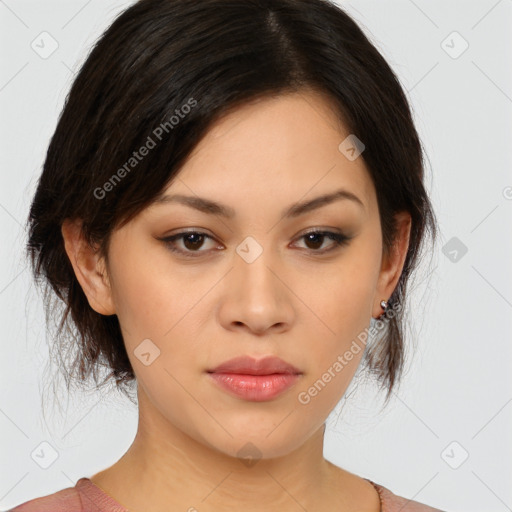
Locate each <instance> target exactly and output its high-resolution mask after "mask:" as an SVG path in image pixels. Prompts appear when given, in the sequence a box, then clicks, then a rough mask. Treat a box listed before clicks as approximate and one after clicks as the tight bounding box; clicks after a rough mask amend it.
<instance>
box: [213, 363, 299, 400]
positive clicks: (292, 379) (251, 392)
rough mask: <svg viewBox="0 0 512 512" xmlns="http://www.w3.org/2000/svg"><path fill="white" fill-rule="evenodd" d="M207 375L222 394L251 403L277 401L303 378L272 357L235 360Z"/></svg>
mask: <svg viewBox="0 0 512 512" xmlns="http://www.w3.org/2000/svg"><path fill="white" fill-rule="evenodd" d="M207 374H208V376H209V377H210V379H211V380H212V381H213V382H214V383H215V384H217V385H218V386H219V387H220V388H221V389H222V390H223V391H227V392H228V393H229V394H231V395H233V396H236V397H238V398H241V399H243V400H249V401H254V402H263V401H268V400H272V399H273V398H276V397H277V396H279V395H281V394H282V393H284V392H285V391H286V390H288V389H290V388H291V387H292V386H293V385H294V384H296V383H297V381H298V380H299V379H300V377H301V376H302V372H301V371H300V370H298V369H297V368H296V367H295V366H293V365H291V364H289V363H287V362H286V361H283V360H282V359H280V358H278V357H274V356H268V357H265V358H262V359H259V360H256V359H254V358H252V357H249V356H241V357H237V358H234V359H230V360H229V361H226V362H224V363H222V364H220V365H219V366H217V367H216V368H214V369H212V370H208V371H207Z"/></svg>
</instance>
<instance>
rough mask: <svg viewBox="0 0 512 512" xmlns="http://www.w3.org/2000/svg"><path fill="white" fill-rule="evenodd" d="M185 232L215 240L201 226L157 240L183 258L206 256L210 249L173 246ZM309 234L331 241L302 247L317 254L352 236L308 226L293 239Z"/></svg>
mask: <svg viewBox="0 0 512 512" xmlns="http://www.w3.org/2000/svg"><path fill="white" fill-rule="evenodd" d="M187 234H197V235H200V236H203V237H205V238H209V239H211V240H215V237H214V236H213V235H210V234H209V233H207V232H205V231H202V228H189V229H186V228H184V229H182V230H181V231H179V232H177V233H175V234H172V235H169V236H164V237H161V238H158V240H160V241H162V242H164V244H165V245H166V246H167V248H168V249H169V250H170V251H172V252H173V253H177V254H179V255H182V256H183V257H185V258H197V257H201V256H208V255H209V253H210V252H211V251H210V250H201V248H200V249H198V250H197V251H188V250H187V251H185V250H183V249H177V248H176V247H174V246H173V244H174V241H175V240H179V239H180V238H183V237H184V236H185V235H187ZM310 234H318V235H322V236H323V237H324V238H329V239H330V240H331V241H332V242H333V243H332V244H331V247H330V248H328V249H322V250H315V249H307V248H306V249H302V250H303V251H306V252H309V253H310V254H312V255H318V256H321V255H323V254H326V253H330V252H334V251H336V249H341V248H342V247H343V246H345V245H347V244H348V243H349V241H350V240H351V239H352V238H353V236H349V235H346V234H345V233H344V232H343V231H341V230H340V229H338V228H308V229H306V230H305V231H303V232H302V233H300V234H299V235H297V236H296V237H295V238H294V240H300V239H303V238H304V237H306V236H307V235H310Z"/></svg>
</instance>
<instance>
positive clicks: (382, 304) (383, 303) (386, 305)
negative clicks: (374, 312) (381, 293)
mask: <svg viewBox="0 0 512 512" xmlns="http://www.w3.org/2000/svg"><path fill="white" fill-rule="evenodd" d="M380 307H381V308H382V309H383V310H384V312H386V309H387V308H388V303H387V301H385V300H381V301H380Z"/></svg>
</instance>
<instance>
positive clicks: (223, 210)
mask: <svg viewBox="0 0 512 512" xmlns="http://www.w3.org/2000/svg"><path fill="white" fill-rule="evenodd" d="M340 200H349V201H353V202H354V203H356V204H358V205H359V206H360V207H362V208H363V209H364V203H363V202H362V201H361V199H359V197H357V196H356V195H355V194H353V193H352V192H350V191H349V190H345V189H340V190H337V191H335V192H332V193H330V194H324V195H322V196H319V197H316V198H315V199H311V200H310V201H305V202H302V203H294V204H292V205H291V206H289V207H288V208H286V209H285V210H283V211H282V212H281V216H282V217H283V218H295V217H298V216H299V215H303V214H305V213H307V212H310V211H312V210H316V209H317V208H321V207H323V206H327V205H328V204H331V203H333V202H334V201H340ZM154 203H155V204H169V203H180V204H183V205H185V206H188V207H190V208H194V209H196V210H199V211H201V212H203V213H207V214H209V215H215V216H218V217H225V218H228V219H231V218H233V217H235V215H236V213H235V210H233V208H231V207H229V206H226V205H223V204H221V203H217V202H215V201H211V200H210V199H206V198H204V197H198V196H185V195H181V194H173V195H164V196H161V197H158V198H157V199H155V201H154Z"/></svg>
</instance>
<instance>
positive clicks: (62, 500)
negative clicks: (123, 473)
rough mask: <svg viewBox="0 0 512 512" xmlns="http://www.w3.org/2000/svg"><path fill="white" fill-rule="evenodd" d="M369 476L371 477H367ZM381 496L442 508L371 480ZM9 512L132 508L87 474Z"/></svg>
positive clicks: (407, 509)
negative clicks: (119, 501)
mask: <svg viewBox="0 0 512 512" xmlns="http://www.w3.org/2000/svg"><path fill="white" fill-rule="evenodd" d="M366 480H368V479H366ZM368 482H370V483H371V484H372V485H373V486H374V487H375V489H377V492H378V493H379V496H380V504H381V509H380V510H381V512H442V511H441V510H439V509H437V508H432V507H428V506H427V505H422V504H421V503H418V502H417V501H410V500H407V499H406V498H401V497H399V496H395V495H394V494H393V493H392V492H391V491H389V490H388V489H386V488H385V487H382V485H379V484H376V483H374V482H372V481H371V480H368ZM7 512H129V511H128V509H127V508H124V507H123V506H122V505H120V504H119V503H118V502H117V501H115V500H114V498H112V497H111V496H109V495H108V494H107V493H106V492H104V491H103V490H102V489H101V488H100V487H98V486H97V485H96V484H94V483H93V482H92V481H91V480H89V479H88V478H85V477H84V478H80V479H79V480H78V481H77V483H76V485H75V486H74V487H68V488H66V489H62V490H60V491H57V492H55V493H53V494H49V495H48V496H42V497H41V498H34V499H32V500H30V501H27V502H25V503H22V504H21V505H18V506H17V507H14V508H13V509H11V510H8V511H7Z"/></svg>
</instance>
